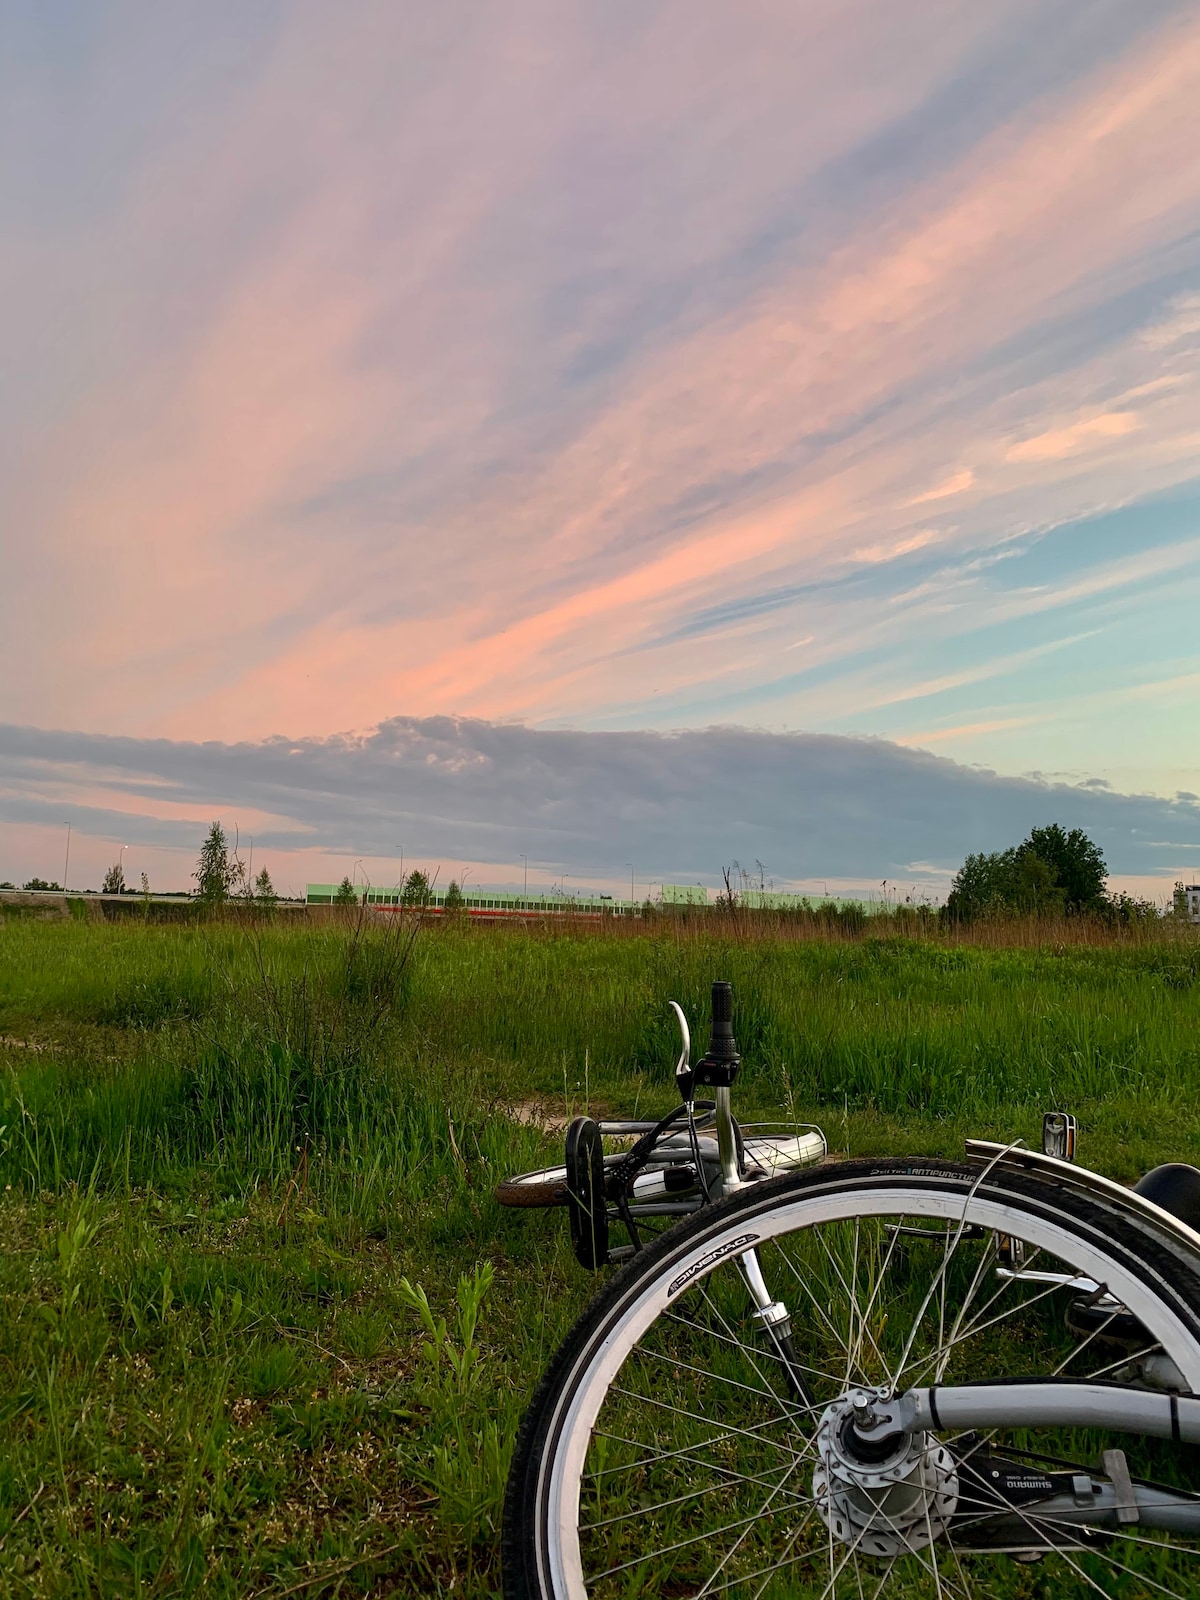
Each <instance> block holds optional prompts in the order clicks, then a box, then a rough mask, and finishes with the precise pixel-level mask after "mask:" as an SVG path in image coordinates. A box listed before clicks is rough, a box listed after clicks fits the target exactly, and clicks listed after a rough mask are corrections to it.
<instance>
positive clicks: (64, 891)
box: [63, 822, 71, 894]
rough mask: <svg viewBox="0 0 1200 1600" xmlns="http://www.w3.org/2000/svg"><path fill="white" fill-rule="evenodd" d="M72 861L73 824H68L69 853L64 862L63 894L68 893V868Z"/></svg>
mask: <svg viewBox="0 0 1200 1600" xmlns="http://www.w3.org/2000/svg"><path fill="white" fill-rule="evenodd" d="M70 861H71V824H70V823H69V822H68V823H67V853H66V856H65V858H64V860H63V893H64V894H66V892H67V867H68V866H69V864H70Z"/></svg>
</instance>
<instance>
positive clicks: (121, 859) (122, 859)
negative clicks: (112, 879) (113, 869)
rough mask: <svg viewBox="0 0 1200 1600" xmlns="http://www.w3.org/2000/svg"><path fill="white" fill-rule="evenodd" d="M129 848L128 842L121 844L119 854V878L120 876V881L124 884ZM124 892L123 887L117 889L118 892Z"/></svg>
mask: <svg viewBox="0 0 1200 1600" xmlns="http://www.w3.org/2000/svg"><path fill="white" fill-rule="evenodd" d="M128 849H129V846H128V845H127V844H123V845H122V846H121V853H120V854H119V855H118V856H117V866H118V867H119V868H120V872H119V878H120V882H121V884H122V885H124V883H125V852H126V850H128ZM123 892H124V890H123V888H122V889H119V890H118V891H117V893H118V894H121V893H123Z"/></svg>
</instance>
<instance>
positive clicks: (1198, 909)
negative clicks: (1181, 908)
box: [1183, 883, 1200, 922]
mask: <svg viewBox="0 0 1200 1600" xmlns="http://www.w3.org/2000/svg"><path fill="white" fill-rule="evenodd" d="M1183 892H1184V894H1185V895H1186V896H1187V914H1188V921H1189V922H1200V883H1193V884H1192V886H1191V887H1190V888H1188V889H1185V890H1184V891H1183Z"/></svg>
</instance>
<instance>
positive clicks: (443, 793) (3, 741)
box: [0, 717, 1200, 880]
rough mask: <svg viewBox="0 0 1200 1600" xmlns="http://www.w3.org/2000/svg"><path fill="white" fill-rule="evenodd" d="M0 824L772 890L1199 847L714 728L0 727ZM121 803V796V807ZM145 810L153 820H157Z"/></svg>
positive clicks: (1042, 791)
mask: <svg viewBox="0 0 1200 1600" xmlns="http://www.w3.org/2000/svg"><path fill="white" fill-rule="evenodd" d="M0 774H2V782H0V818H2V819H4V820H6V821H9V822H26V823H27V822H47V821H72V822H73V823H74V824H75V825H76V826H80V827H84V828H86V829H87V830H88V831H90V832H93V833H98V834H109V835H112V836H117V835H121V836H122V837H129V836H131V835H134V836H136V837H138V838H139V839H140V840H141V841H142V842H144V843H147V844H151V843H154V844H162V845H171V844H180V845H182V844H192V843H194V837H195V832H196V826H195V823H194V822H191V821H182V820H178V815H179V810H180V808H181V807H190V808H195V810H196V811H197V812H198V813H199V814H203V815H208V814H209V813H211V814H212V815H214V816H215V815H224V816H225V818H226V820H232V819H235V818H236V816H237V813H238V812H239V811H243V812H248V811H251V810H253V811H254V812H256V813H268V814H269V815H270V816H272V817H275V818H277V819H279V820H278V821H277V823H276V824H275V826H274V827H271V826H269V825H264V824H263V823H262V822H261V821H256V823H255V827H254V833H255V837H256V840H257V841H258V843H259V844H260V846H263V847H267V848H273V849H296V848H298V847H301V846H304V847H313V848H319V849H323V850H327V851H349V852H356V853H359V854H362V855H389V854H391V853H393V852H394V850H395V849H396V846H397V841H398V840H403V841H404V846H405V848H406V850H407V851H408V852H409V853H410V855H412V856H415V857H424V858H438V857H446V858H447V859H471V860H476V861H482V862H488V861H494V862H497V863H510V862H512V861H514V860H516V859H517V857H518V856H519V854H520V853H521V852H525V853H527V854H528V855H530V856H531V857H534V858H536V859H539V860H544V861H546V860H549V861H558V862H562V863H564V864H568V863H570V864H573V865H574V867H576V868H578V869H580V870H583V871H588V872H593V873H595V872H601V871H604V872H608V871H614V872H619V871H620V866H621V863H622V862H624V861H627V860H629V859H630V857H631V855H632V856H633V857H634V858H635V859H637V860H638V861H640V862H644V863H650V862H653V863H654V864H655V870H656V872H657V873H659V874H660V875H661V876H662V877H664V878H666V879H667V880H671V879H672V878H679V879H684V880H687V879H693V878H696V877H698V876H699V877H707V878H714V877H715V875H716V874H717V872H718V871H719V869H720V867H721V865H722V864H723V863H726V862H728V861H729V860H730V859H731V858H733V857H738V858H739V859H741V860H742V861H753V860H756V859H757V860H761V861H763V862H764V863H765V864H766V866H767V867H768V869H769V870H770V872H771V873H773V874H774V875H775V876H776V877H777V878H780V879H793V878H811V877H814V876H822V877H830V878H842V877H858V878H862V879H871V878H885V877H894V876H904V875H905V874H909V873H911V870H912V868H913V865H914V863H928V864H930V865H932V866H935V867H942V868H953V867H955V866H957V865H958V864H959V863H960V862H961V861H962V858H963V856H964V855H965V854H966V853H967V852H968V851H972V850H990V849H997V848H999V847H1001V846H1003V845H1006V844H1009V843H1012V842H1015V841H1016V840H1018V839H1019V838H1021V837H1022V836H1023V835H1024V834H1025V833H1026V832H1027V831H1028V829H1029V828H1030V827H1031V826H1034V825H1036V824H1041V823H1046V822H1051V821H1057V822H1061V823H1063V824H1064V825H1065V826H1069V827H1074V826H1078V827H1082V828H1085V829H1086V830H1087V831H1088V832H1089V833H1090V834H1091V835H1092V836H1093V837H1094V838H1095V839H1096V840H1097V841H1098V842H1099V843H1100V844H1101V845H1102V847H1103V849H1104V851H1105V854H1106V856H1107V858H1108V863H1109V867H1110V869H1111V870H1112V871H1114V872H1118V873H1122V874H1134V873H1138V874H1149V873H1154V872H1162V871H1164V870H1167V869H1169V868H1171V867H1172V866H1173V865H1174V864H1175V863H1176V862H1177V861H1178V860H1180V859H1187V858H1188V856H1189V854H1190V852H1192V851H1195V850H1197V849H1200V804H1198V803H1197V802H1196V801H1195V799H1194V798H1192V797H1184V796H1179V797H1177V798H1176V799H1175V800H1164V799H1161V798H1158V797H1156V796H1151V795H1128V794H1117V793H1113V792H1111V791H1108V790H1105V789H1099V788H1096V787H1095V786H1093V785H1089V784H1082V785H1067V784H1052V783H1047V782H1042V781H1038V780H1035V779H1031V778H1008V777H1001V776H998V775H997V774H996V773H994V772H989V771H984V770H980V769H977V768H970V767H964V766H961V765H959V764H958V763H956V762H954V761H949V760H945V759H943V758H940V757H937V756H933V755H929V754H927V753H926V752H924V751H920V750H910V749H906V748H904V747H903V746H900V745H896V744H891V743H888V742H886V741H884V740H879V739H856V738H845V737H840V736H834V735H814V734H779V733H767V732H759V731H755V730H753V729H748V728H738V727H716V728H706V729H702V730H696V731H686V732H680V733H669V734H663V733H653V732H623V733H604V732H574V731H541V730H533V729H530V728H526V727H521V726H514V725H508V724H495V723H488V722H482V721H477V720H472V719H467V718H451V717H427V718H413V717H393V718H391V719H390V720H388V721H387V722H384V723H381V724H380V725H379V726H378V727H377V728H375V729H373V730H371V731H370V732H368V733H365V734H362V735H339V736H337V737H333V738H322V739H315V738H314V739H298V740H286V739H281V738H277V739H268V740H265V741H263V742H261V743H243V744H216V743H205V744H194V743H186V742H173V741H168V740H163V739H153V740H139V739H131V738H116V737H109V736H103V735H95V734H80V733H65V732H57V731H48V730H43V729H35V728H22V727H15V726H10V725H0ZM129 797H133V798H134V800H135V801H136V807H137V813H138V814H137V815H136V816H131V815H130V809H129ZM156 807H157V810H156Z"/></svg>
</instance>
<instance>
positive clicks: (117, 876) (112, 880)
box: [100, 861, 125, 894]
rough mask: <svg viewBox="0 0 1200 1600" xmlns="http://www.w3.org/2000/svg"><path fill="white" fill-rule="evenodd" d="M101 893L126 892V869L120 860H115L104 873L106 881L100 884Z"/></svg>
mask: <svg viewBox="0 0 1200 1600" xmlns="http://www.w3.org/2000/svg"><path fill="white" fill-rule="evenodd" d="M100 893H101V894H124V893H125V869H124V867H123V866H122V865H121V863H120V862H119V861H114V862H113V864H112V866H111V867H109V869H108V871H107V872H106V873H105V874H104V882H103V883H102V884H101V885H100Z"/></svg>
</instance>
